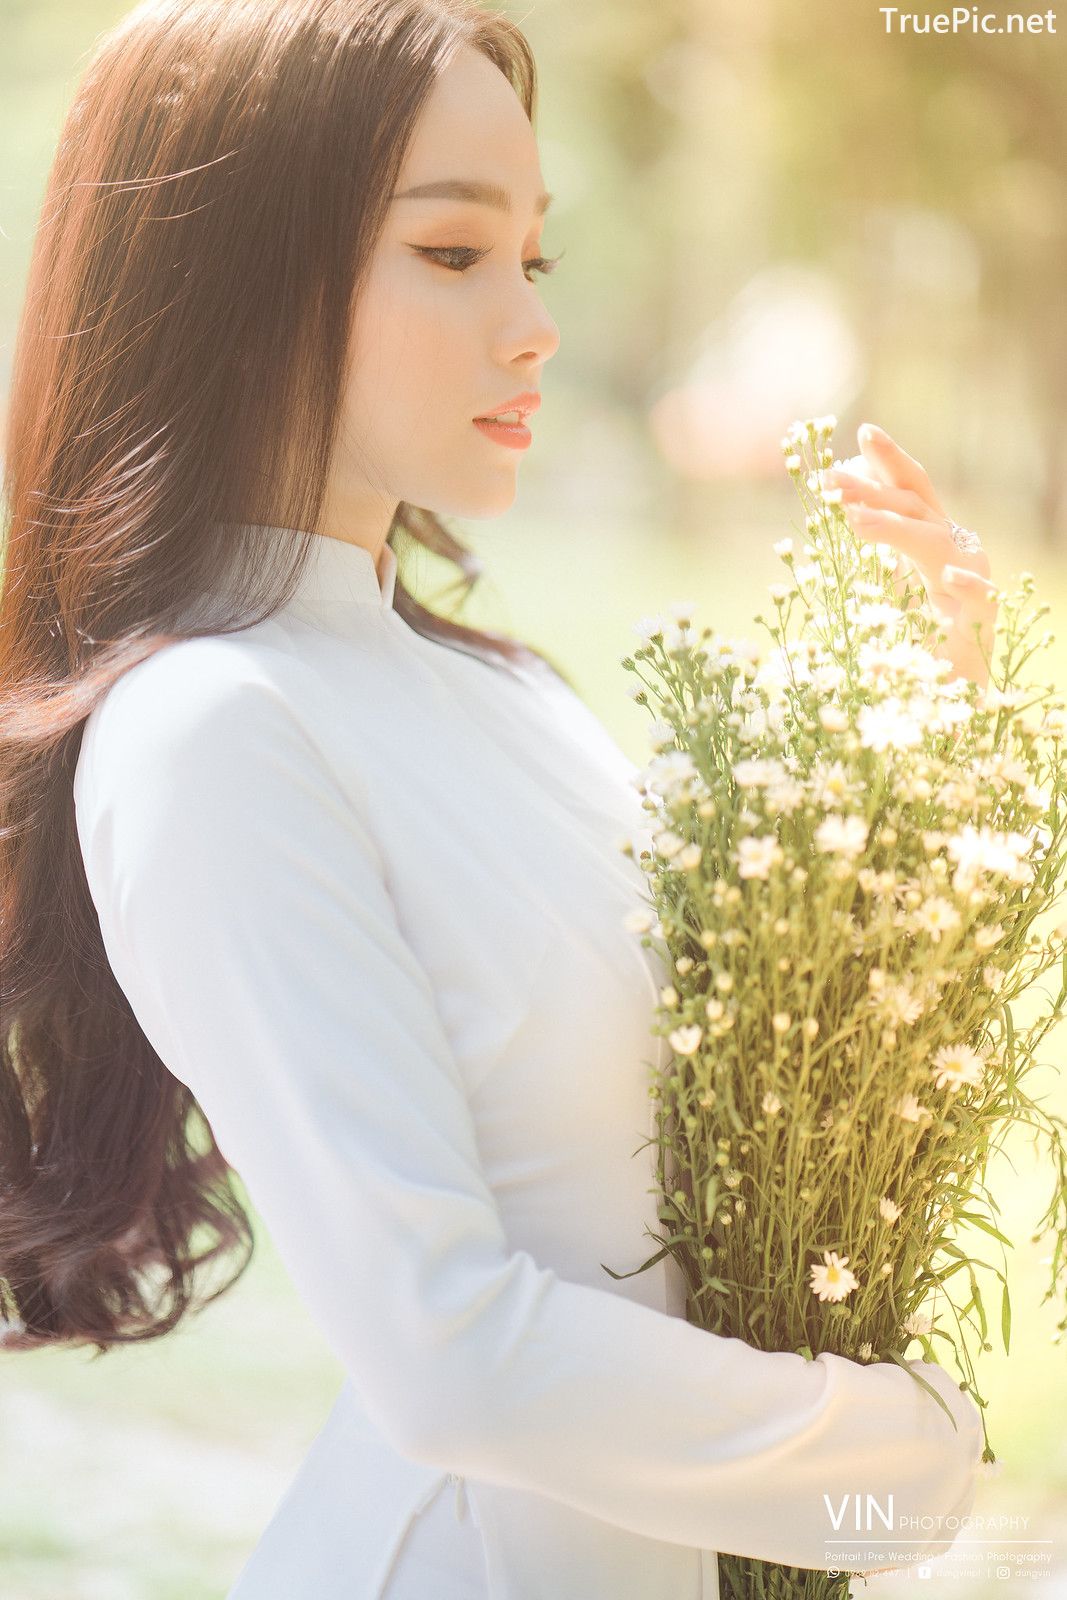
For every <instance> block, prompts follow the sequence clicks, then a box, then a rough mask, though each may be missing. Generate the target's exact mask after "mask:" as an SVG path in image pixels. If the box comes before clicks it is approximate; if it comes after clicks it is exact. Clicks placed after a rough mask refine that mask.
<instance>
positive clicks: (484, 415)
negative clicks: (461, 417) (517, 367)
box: [474, 389, 541, 422]
mask: <svg viewBox="0 0 1067 1600" xmlns="http://www.w3.org/2000/svg"><path fill="white" fill-rule="evenodd" d="M540 405H541V396H540V394H538V393H536V392H535V391H534V390H530V389H527V390H526V391H525V392H524V393H523V394H517V395H513V396H512V398H511V399H510V400H505V401H504V402H503V404H502V405H499V406H494V407H493V409H492V410H491V411H483V412H481V414H480V415H479V416H477V417H475V418H474V421H475V422H492V421H493V420H494V418H496V417H501V416H506V415H508V414H509V413H510V412H512V411H514V412H516V413H517V414H518V416H519V418H520V420H522V421H525V420H526V418H527V417H529V416H532V414H533V413H534V412H535V411H537V410H538V409H539V408H540Z"/></svg>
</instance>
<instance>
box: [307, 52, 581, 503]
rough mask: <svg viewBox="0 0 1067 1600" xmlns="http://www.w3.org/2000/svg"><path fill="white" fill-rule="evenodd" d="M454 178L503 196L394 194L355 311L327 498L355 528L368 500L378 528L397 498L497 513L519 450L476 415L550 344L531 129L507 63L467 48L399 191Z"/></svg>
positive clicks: (413, 148)
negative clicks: (500, 200)
mask: <svg viewBox="0 0 1067 1600" xmlns="http://www.w3.org/2000/svg"><path fill="white" fill-rule="evenodd" d="M448 180H460V181H466V182H468V183H469V182H473V181H478V182H481V183H489V184H493V185H496V186H497V187H498V188H499V189H500V190H501V191H502V193H503V195H504V196H505V197H506V198H507V199H508V200H509V201H510V208H509V209H508V210H506V211H505V210H502V209H499V207H497V206H494V205H491V204H486V203H485V202H484V201H482V200H475V199H457V198H448V197H441V196H435V197H424V198H402V199H401V198H393V199H391V201H390V205H389V213H388V218H387V221H386V223H385V227H384V230H383V233H382V235H381V237H380V239H379V241H378V244H377V246H376V249H375V251H374V253H373V256H372V259H371V262H370V270H369V274H368V277H367V280H366V282H365V287H364V289H363V290H362V293H361V298H360V302H359V305H358V308H357V314H356V324H355V327H354V330H353V342H352V352H353V358H352V363H351V367H350V371H349V378H348V388H347V393H346V399H345V411H344V418H343V423H342V431H341V435H340V438H339V444H338V452H337V459H336V465H335V469H334V473H333V482H332V489H331V497H330V502H331V507H332V508H333V511H334V515H335V516H337V515H338V514H340V515H341V516H343V517H344V519H345V520H346V521H348V522H350V523H352V524H353V526H358V525H359V524H360V523H361V522H362V523H363V524H364V525H365V524H366V518H365V517H361V516H360V515H359V511H360V508H361V507H366V506H368V505H371V504H376V505H377V507H378V510H379V512H380V513H381V514H383V515H384V520H385V526H386V527H387V526H388V523H389V522H390V521H391V520H392V515H393V512H394V511H395V507H396V503H397V502H398V501H400V500H404V501H406V502H408V503H409V504H411V505H415V506H423V507H426V508H427V509H429V510H432V511H438V512H441V513H443V514H445V515H457V516H469V517H475V518H477V517H489V516H494V515H496V514H498V513H499V512H501V511H504V510H506V509H507V508H508V506H510V504H511V503H512V501H513V499H514V496H515V488H516V474H517V471H518V467H519V462H520V461H521V460H522V457H523V455H524V453H525V452H524V451H522V450H517V449H513V448H510V447H509V446H508V445H506V444H502V443H499V442H498V441H497V440H495V439H493V438H490V437H488V436H487V435H486V434H485V433H483V432H482V430H481V429H480V428H478V427H476V426H475V423H474V420H473V419H474V418H475V417H477V416H481V415H484V414H485V413H486V412H487V411H495V410H497V409H498V408H499V407H501V406H502V405H504V403H505V402H507V401H509V400H511V399H512V398H513V396H515V395H518V394H520V393H522V392H523V391H527V390H532V391H534V392H536V391H538V390H539V389H540V387H541V374H542V371H543V368H544V364H545V362H546V361H547V359H548V358H549V356H551V355H552V354H553V353H554V352H555V350H556V348H557V347H558V345H559V329H558V328H557V326H556V324H555V322H554V321H553V320H552V318H551V317H550V316H549V314H548V312H547V311H546V309H545V307H544V305H543V304H542V303H541V292H540V287H539V280H538V277H537V275H536V273H535V272H534V271H533V270H532V269H531V267H530V265H529V263H530V262H531V260H532V259H534V258H536V257H538V256H539V255H541V253H542V251H541V235H542V230H543V227H544V215H543V209H542V206H541V205H540V204H539V201H540V199H541V196H542V193H543V190H544V182H543V180H542V177H541V168H540V162H539V160H538V154H537V145H536V143H535V140H534V134H533V130H532V128H531V126H530V122H529V120H528V118H527V116H526V113H525V111H524V110H523V107H522V104H521V102H520V100H519V99H518V97H517V95H516V94H515V91H514V90H513V89H512V87H511V85H510V84H509V83H508V81H507V79H506V78H505V77H504V75H503V73H501V72H500V71H499V69H498V68H497V67H495V66H494V65H493V63H492V62H491V61H489V60H488V59H487V58H486V57H485V56H483V55H482V54H481V53H480V52H479V51H477V50H475V49H473V48H471V47H469V46H468V47H464V48H463V49H462V50H461V51H460V52H459V53H458V54H457V56H456V57H455V59H454V60H453V62H452V63H451V65H450V66H449V67H448V68H447V69H446V70H445V71H444V72H443V73H442V74H441V76H440V78H439V79H438V81H437V82H436V84H435V85H434V88H433V91H432V93H431V96H430V98H429V100H428V101H427V103H426V105H425V107H424V109H423V112H422V114H421V117H420V120H419V122H418V124H417V127H416V131H415V134H414V137H413V140H412V142H411V144H410V146H409V148H408V151H407V155H406V159H405V161H404V164H403V169H402V171H401V174H400V178H399V181H398V183H397V186H396V189H395V191H394V195H395V196H396V195H400V194H401V193H402V192H403V191H404V190H407V189H409V188H414V187H418V186H421V185H423V184H431V183H438V182H442V181H448ZM430 252H434V253H433V254H431V253H430ZM460 267H462V268H463V270H457V269H458V268H460ZM529 425H530V428H531V432H532V433H533V434H534V435H535V436H536V433H537V423H536V418H531V419H530V421H529ZM530 448H532V449H536V444H533V445H531V446H530ZM376 520H380V518H378V519H376Z"/></svg>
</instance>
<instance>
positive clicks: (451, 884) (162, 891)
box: [75, 528, 981, 1600]
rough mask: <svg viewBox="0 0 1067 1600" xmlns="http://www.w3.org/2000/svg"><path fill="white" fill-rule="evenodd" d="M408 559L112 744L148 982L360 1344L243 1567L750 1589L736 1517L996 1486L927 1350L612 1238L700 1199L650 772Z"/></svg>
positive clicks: (361, 1581)
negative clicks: (510, 662)
mask: <svg viewBox="0 0 1067 1600" xmlns="http://www.w3.org/2000/svg"><path fill="white" fill-rule="evenodd" d="M257 533H258V534H261V535H262V537H263V539H264V541H265V543H264V549H265V552H266V551H267V549H268V547H272V548H280V546H281V543H282V542H283V541H284V540H285V539H287V538H289V537H291V535H290V534H289V533H288V531H287V530H284V529H270V528H261V529H257ZM384 560H385V563H386V565H385V579H384V584H382V585H380V584H379V579H378V574H377V571H376V569H375V564H374V561H373V558H372V556H371V555H370V553H369V552H368V551H366V550H364V549H362V548H360V547H358V546H354V545H348V544H345V543H342V542H340V541H339V540H335V539H328V538H320V539H319V540H318V541H317V544H316V548H315V551H314V560H313V562H312V563H311V565H309V567H308V568H307V569H306V571H305V573H304V574H303V577H302V579H301V584H300V589H299V592H298V594H297V596H296V598H295V599H294V600H293V601H292V602H290V604H289V605H287V606H286V607H285V608H283V610H282V611H281V612H279V613H277V614H276V615H275V616H274V617H272V618H269V619H268V620H267V621H265V622H262V623H256V624H254V625H252V626H250V627H248V628H246V629H244V630H243V631H241V632H239V633H237V634H234V635H231V636H229V637H223V636H222V635H220V634H217V633H216V634H213V635H210V636H208V637H205V638H201V639H193V640H181V641H179V642H177V643H175V644H172V645H169V646H167V647H165V648H164V649H163V650H162V651H160V652H159V653H158V654H156V655H155V656H154V657H152V658H151V659H149V660H148V661H145V662H142V663H141V664H139V665H138V666H137V667H134V668H133V669H132V670H130V671H128V672H127V673H126V674H125V676H124V677H123V678H122V679H120V680H119V682H118V683H117V684H115V685H114V686H113V687H112V688H111V690H110V691H109V692H108V694H107V695H106V697H105V698H104V700H103V701H102V702H101V703H100V704H99V705H98V706H97V707H96V709H95V710H94V712H93V713H92V715H91V716H90V718H89V719H88V722H87V724H86V728H85V733H84V737H83V742H82V747H81V751H80V755H79V760H78V766H77V773H76V778H75V801H76V816H77V828H78V835H79V839H80V843H81V849H82V853H83V859H84V862H85V868H86V873H87V878H88V883H89V887H90V891H91V894H92V897H93V901H94V903H95V905H96V908H97V911H98V914H99V918H100V927H101V931H102V936H103V940H104V944H105V948H106V951H107V955H108V958H109V960H110V963H111V965H112V968H113V970H114V972H115V975H116V978H117V980H118V982H119V983H120V985H121V987H122V989H123V990H124V992H125V994H126V996H127V998H128V1000H129V1003H130V1005H131V1007H132V1009H133V1012H134V1014H135V1016H136V1017H137V1020H138V1022H139V1024H140V1026H141V1027H142V1028H143V1030H144V1032H145V1034H146V1036H147V1038H148V1039H149V1041H150V1042H151V1044H152V1046H153V1047H154V1049H155V1050H156V1052H157V1053H158V1054H159V1056H160V1057H161V1059H162V1060H163V1062H165V1064H166V1066H167V1068H168V1069H169V1070H170V1071H171V1072H172V1073H174V1074H175V1075H176V1076H177V1077H178V1078H179V1079H180V1080H181V1081H182V1082H183V1083H186V1084H187V1085H189V1087H190V1088H191V1089H192V1091H193V1092H194V1093H195V1095H196V1097H197V1099H198V1101H199V1103H200V1105H201V1106H202V1108H203V1110H204V1112H205V1114H206V1116H207V1117H208V1119H209V1121H210V1122H211V1125H212V1128H213V1130H214V1133H215V1136H216V1138H217V1140H218V1143H219V1145H220V1148H221V1149H222V1150H223V1151H224V1152H225V1154H226V1157H227V1159H228V1160H229V1162H230V1163H231V1164H232V1166H233V1167H234V1168H235V1169H236V1170H237V1171H239V1172H240V1174H241V1175H242V1178H243V1179H244V1182H245V1183H246V1185H247V1188H248V1191H249V1193H250V1195H251V1196H252V1199H253V1201H254V1203H255V1205H256V1207H257V1210H258V1211H259V1213H260V1215H261V1216H262V1218H263V1219H264V1221H265V1223H266V1225H267V1227H268V1228H269V1229H270V1232H271V1235H272V1238H273V1240H274V1242H275V1244H276V1247H277V1249H278V1251H279V1253H280V1255H281V1257H282V1259H283V1261H284V1262H285V1263H286V1266H287V1268H288V1270H289V1272H290V1274H291V1277H292V1279H293V1282H294V1285H295V1287H296V1289H297V1291H298V1293H299V1294H300V1295H301V1296H302V1298H303V1299H304V1301H305V1302H306V1304H307V1306H308V1307H309V1309H310V1311H311V1313H312V1314H313V1315H314V1316H315V1318H316V1319H317V1321H318V1323H319V1325H320V1326H321V1328H322V1330H323V1333H324V1335H325V1337H326V1338H327V1340H328V1341H329V1343H330V1345H331V1347H332V1348H333V1350H335V1351H336V1353H337V1355H338V1357H339V1359H340V1361H341V1362H342V1363H343V1365H344V1369H345V1373H346V1377H345V1381H344V1383H343V1386H342V1388H341V1390H340V1392H339V1394H338V1397H337V1400H336V1403H335V1405H334V1407H333V1410H332V1411H331V1413H330V1415H329V1417H328V1419H327V1421H326V1423H325V1425H324V1426H323V1428H322V1430H321V1431H320V1433H319V1434H318V1436H317V1437H316V1439H315V1441H314V1442H313V1444H312V1446H311V1449H310V1451H309V1452H308V1455H307V1457H306V1458H305V1460H304V1462H303V1463H302V1465H301V1467H300V1469H299V1471H298V1473H297V1475H296V1477H295V1478H294V1480H293V1482H292V1484H291V1486H290V1487H289V1489H288V1490H287V1492H286V1493H285V1494H284V1496H283V1497H282V1499H281V1501H280V1503H279V1505H278V1507H277V1510H276V1512H275V1514H274V1516H273V1518H272V1519H271V1520H270V1522H269V1524H268V1526H267V1528H266V1530H265V1532H264V1534H263V1536H262V1539H261V1541H260V1542H259V1544H258V1545H257V1546H256V1548H255V1550H254V1551H253V1552H252V1554H251V1556H250V1558H249V1560H248V1561H247V1563H246V1564H245V1566H244V1567H243V1568H242V1570H241V1572H240V1573H239V1575H238V1576H237V1580H236V1584H235V1587H234V1588H233V1589H232V1590H231V1594H230V1600H294V1597H296V1596H300V1597H301V1600H303V1597H305V1596H306V1597H308V1600H623V1597H625V1600H714V1597H715V1596H716V1595H717V1593H718V1586H717V1581H716V1563H715V1551H716V1550H717V1549H724V1550H730V1551H735V1552H745V1553H749V1554H753V1555H758V1556H762V1557H765V1558H767V1559H772V1560H779V1561H788V1562H791V1563H795V1564H797V1565H806V1566H811V1567H817V1566H820V1565H827V1564H829V1565H833V1560H832V1556H828V1553H827V1539H828V1536H829V1535H831V1534H832V1532H833V1526H832V1524H831V1522H830V1519H829V1513H828V1510H827V1501H828V1502H829V1503H830V1504H832V1505H833V1506H834V1507H839V1506H840V1503H841V1500H842V1498H843V1496H844V1495H846V1494H849V1495H851V1494H853V1493H855V1492H857V1491H858V1492H860V1493H861V1494H867V1493H870V1494H873V1495H875V1496H876V1497H878V1498H879V1500H880V1501H881V1503H883V1504H884V1503H885V1499H886V1496H887V1495H889V1494H892V1495H893V1496H894V1497H895V1507H896V1511H897V1513H898V1515H899V1516H901V1517H903V1516H906V1515H922V1514H928V1515H933V1516H935V1517H937V1516H950V1515H952V1514H960V1515H962V1514H963V1513H964V1512H965V1511H966V1510H967V1509H968V1508H969V1506H970V1504H971V1501H972V1498H973V1493H974V1478H975V1473H974V1465H975V1463H976V1462H977V1459H978V1454H979V1451H980V1448H981V1434H980V1428H979V1425H978V1420H977V1418H978V1413H977V1411H976V1409H975V1407H974V1406H973V1405H971V1403H970V1401H969V1400H966V1401H964V1400H963V1399H962V1398H961V1396H960V1394H959V1391H958V1389H957V1388H956V1387H955V1385H954V1384H953V1383H952V1381H951V1379H950V1378H949V1377H948V1376H947V1375H946V1374H944V1373H942V1372H941V1370H940V1368H935V1367H933V1366H932V1365H924V1366H923V1367H922V1369H921V1370H922V1371H923V1372H924V1374H925V1375H927V1376H933V1377H934V1378H935V1380H936V1382H937V1386H938V1387H939V1389H940V1391H941V1392H942V1393H943V1394H945V1395H946V1397H947V1398H948V1400H949V1403H950V1405H953V1407H954V1410H955V1413H956V1415H957V1416H958V1418H959V1420H960V1427H961V1434H960V1436H959V1437H957V1435H956V1434H955V1433H954V1431H953V1428H952V1425H951V1423H950V1421H949V1419H948V1418H947V1417H946V1415H945V1414H944V1412H943V1411H942V1410H941V1409H940V1408H939V1407H938V1406H937V1405H936V1404H935V1403H934V1402H933V1400H931V1398H930V1397H929V1396H928V1395H926V1394H924V1393H923V1391H922V1390H921V1389H920V1387H919V1386H918V1385H917V1384H915V1383H914V1382H913V1380H912V1379H911V1377H909V1375H908V1374H907V1373H905V1372H903V1371H901V1370H900V1368H898V1367H896V1366H894V1365H893V1364H891V1363H886V1364H876V1365H872V1366H861V1365H860V1364H858V1363H853V1362H850V1361H846V1360H844V1359H842V1358H839V1357H836V1356H832V1355H823V1356H820V1357H819V1358H818V1359H817V1360H815V1361H813V1362H807V1361H805V1360H804V1359H803V1358H802V1357H801V1356H799V1355H795V1354H792V1353H766V1352H761V1351H757V1350H755V1349H753V1348H751V1347H750V1346H749V1345H747V1344H745V1343H744V1342H742V1341H741V1340H739V1339H732V1338H719V1337H716V1336H713V1335H710V1334H707V1333H705V1332H703V1331H702V1330H701V1329H699V1328H698V1327H696V1326H695V1325H692V1324H690V1323H688V1322H687V1321H686V1320H685V1301H684V1288H683V1282H682V1278H681V1272H680V1268H679V1267H678V1266H677V1264H676V1263H674V1262H673V1261H672V1260H671V1259H670V1258H668V1259H667V1260H666V1261H663V1262H660V1263H658V1264H657V1265H656V1266H655V1267H652V1268H650V1269H649V1270H647V1271H645V1272H641V1273H637V1275H636V1276H633V1277H629V1278H622V1279H618V1280H616V1279H615V1278H612V1277H611V1276H610V1275H609V1274H608V1273H607V1272H606V1271H605V1270H604V1267H605V1266H608V1267H610V1268H612V1269H613V1270H614V1271H615V1272H619V1273H625V1272H630V1271H633V1269H635V1268H637V1267H638V1266H640V1264H641V1263H642V1262H643V1261H645V1260H647V1259H648V1257H649V1256H651V1255H652V1254H654V1253H655V1251H656V1250H657V1249H658V1245H657V1244H656V1243H655V1242H654V1240H653V1238H652V1234H654V1233H659V1232H660V1231H661V1227H662V1225H661V1223H660V1222H659V1221H658V1219H657V1215H656V1209H657V1199H656V1171H655V1167H656V1160H655V1157H656V1150H655V1146H654V1144H653V1143H651V1142H650V1141H651V1140H652V1138H653V1136H654V1131H655V1128H654V1118H653V1113H654V1102H653V1101H652V1100H651V1099H650V1097H649V1095H648V1084H649V1081H650V1064H651V1063H652V1062H654V1061H655V1062H660V1061H662V1060H663V1059H664V1057H663V1056H662V1055H661V1052H662V1051H665V1050H667V1049H668V1048H669V1047H668V1046H667V1045H666V1043H665V1041H662V1040H659V1039H657V1038H656V1037H655V1036H653V1035H652V1033H651V1032H650V1025H651V1023H652V1022H653V1020H654V1016H653V1013H654V1007H655V1004H656V1000H657V988H658V985H659V984H660V983H663V982H665V981H666V976H667V974H666V972H665V970H664V969H663V968H662V965H661V963H660V959H659V957H658V956H657V955H656V954H655V953H654V952H649V951H645V950H643V949H642V947H641V945H640V943H639V940H638V938H637V937H636V936H635V935H634V934H633V933H631V932H629V931H627V930H626V929H625V928H624V927H623V917H624V915H625V913H626V912H627V911H629V910H633V909H635V908H636V907H637V906H639V905H641V904H643V903H644V901H643V879H642V877H641V873H640V870H639V869H638V867H637V866H636V865H635V864H634V863H633V862H631V861H629V860H628V859H627V858H626V857H624V856H623V855H622V854H621V852H620V851H619V849H618V847H617V846H618V840H619V838H620V837H621V836H622V835H623V834H628V833H630V832H632V831H634V830H640V829H642V828H643V827H644V826H645V825H646V823H647V817H646V816H645V814H644V813H643V812H642V810H641V807H640V800H639V796H638V794H637V791H636V789H635V788H634V787H633V785H632V784H631V783H630V781H629V780H630V778H631V776H632V774H633V772H634V767H633V765H632V763H631V762H630V761H629V760H628V759H627V757H626V756H625V755H624V754H623V752H622V751H621V750H620V748H619V747H618V746H617V745H616V744H615V742H614V741H613V740H612V739H611V738H610V736H609V735H608V733H607V731H606V730H605V729H604V727H603V726H602V724H600V723H599V722H598V720H597V719H596V718H595V717H594V716H593V714H592V713H591V712H590V711H589V709H588V708H587V707H586V706H585V705H584V704H583V702H582V701H581V700H580V699H579V698H578V696H576V695H575V694H573V693H572V692H571V691H570V690H569V689H567V688H566V687H565V686H564V685H563V684H562V683H561V682H560V681H559V680H557V679H556V678H555V677H554V676H551V675H548V674H547V673H546V674H542V673H541V672H540V671H537V672H534V671H526V670H523V671H516V670H512V669H508V668H503V667H498V666H496V665H494V664H492V663H489V662H487V661H485V660H484V659H481V658H480V657H479V656H477V655H475V654H474V653H473V652H470V651H468V650H466V649H460V648H454V647H451V646H448V645H445V644H442V643H438V642H434V641H430V640H427V639H425V638H423V637H422V636H421V635H419V634H417V633H416V632H414V631H413V630H412V629H411V628H410V627H408V626H407V624H406V623H405V622H404V621H403V620H402V619H401V618H400V616H399V615H398V614H397V613H396V611H395V610H394V609H393V606H392V596H393V584H394V579H395V571H396V569H395V559H394V557H393V554H392V551H391V550H388V549H387V550H386V552H385V557H384ZM620 689H621V686H620ZM915 1365H916V1367H917V1368H918V1366H919V1364H918V1363H916V1364H915ZM961 1439H962V1440H963V1444H962V1445H961ZM824 1497H826V1499H825V1500H824ZM838 1528H839V1529H840V1523H838ZM929 1537H930V1534H929V1531H926V1532H925V1533H923V1534H922V1535H919V1534H915V1535H913V1538H915V1539H920V1538H922V1539H927V1540H928V1539H929ZM951 1538H952V1535H951V1534H946V1535H945V1536H944V1538H943V1542H942V1543H941V1544H939V1545H936V1546H930V1545H929V1544H926V1545H925V1546H924V1549H925V1550H926V1553H927V1555H930V1554H936V1553H937V1552H938V1550H943V1549H945V1548H947V1547H948V1545H949V1543H951Z"/></svg>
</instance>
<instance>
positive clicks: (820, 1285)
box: [808, 1250, 859, 1300]
mask: <svg viewBox="0 0 1067 1600" xmlns="http://www.w3.org/2000/svg"><path fill="white" fill-rule="evenodd" d="M822 1254H823V1259H822V1261H821V1262H820V1263H819V1264H818V1265H817V1266H814V1267H809V1269H808V1271H809V1274H810V1276H811V1289H812V1293H813V1294H815V1295H817V1296H818V1298H819V1299H820V1300H844V1299H846V1298H847V1297H848V1296H849V1295H850V1294H851V1293H852V1291H853V1289H858V1288H859V1279H858V1278H857V1277H856V1275H855V1273H854V1272H853V1271H852V1269H851V1268H850V1267H848V1266H847V1265H846V1263H847V1261H848V1259H849V1258H848V1256H839V1255H838V1254H837V1251H836V1250H824V1251H823V1253H822Z"/></svg>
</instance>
